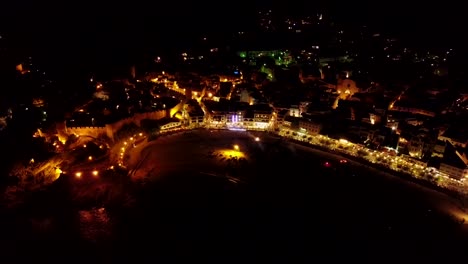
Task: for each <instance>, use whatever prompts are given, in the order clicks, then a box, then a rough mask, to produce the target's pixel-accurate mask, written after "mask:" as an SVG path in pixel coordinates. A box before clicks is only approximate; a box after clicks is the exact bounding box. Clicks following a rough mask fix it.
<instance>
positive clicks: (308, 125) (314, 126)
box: [299, 118, 322, 135]
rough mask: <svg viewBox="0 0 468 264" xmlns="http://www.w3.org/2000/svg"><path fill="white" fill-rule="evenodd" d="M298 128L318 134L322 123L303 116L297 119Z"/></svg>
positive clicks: (308, 132) (310, 133) (311, 133)
mask: <svg viewBox="0 0 468 264" xmlns="http://www.w3.org/2000/svg"><path fill="white" fill-rule="evenodd" d="M299 130H300V131H305V132H306V133H307V134H309V135H318V134H319V133H320V131H321V130H322V124H320V123H318V122H314V121H312V120H308V119H304V118H303V119H301V120H300V121H299Z"/></svg>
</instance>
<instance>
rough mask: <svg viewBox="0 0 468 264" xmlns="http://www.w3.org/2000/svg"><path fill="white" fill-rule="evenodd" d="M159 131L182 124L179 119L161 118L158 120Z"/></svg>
mask: <svg viewBox="0 0 468 264" xmlns="http://www.w3.org/2000/svg"><path fill="white" fill-rule="evenodd" d="M158 123H159V126H160V128H161V131H164V130H168V129H173V128H177V127H180V126H181V125H182V124H181V122H180V120H179V119H176V118H163V119H160V120H158Z"/></svg>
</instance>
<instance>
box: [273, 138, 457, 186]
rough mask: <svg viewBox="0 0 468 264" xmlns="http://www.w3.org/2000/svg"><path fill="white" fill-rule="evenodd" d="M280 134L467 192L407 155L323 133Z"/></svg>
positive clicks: (454, 181)
mask: <svg viewBox="0 0 468 264" xmlns="http://www.w3.org/2000/svg"><path fill="white" fill-rule="evenodd" d="M279 134H280V135H281V136H285V137H290V138H293V139H295V140H299V141H305V142H307V143H309V144H312V145H318V146H322V147H326V148H329V149H331V150H337V151H339V152H341V153H344V154H348V155H352V156H355V157H360V158H364V159H366V160H367V161H369V162H372V163H379V164H381V165H383V166H385V167H387V168H389V169H392V170H394V171H397V172H404V173H407V174H410V175H411V176H412V177H415V178H420V177H426V178H428V177H429V176H430V177H433V178H434V177H435V178H438V179H443V180H442V181H440V180H439V181H437V182H436V184H437V185H439V186H441V187H445V188H449V189H454V190H455V191H458V192H462V193H465V192H466V190H465V189H466V188H464V185H463V181H460V180H457V179H453V178H451V177H449V176H448V175H446V174H444V173H441V172H439V171H438V170H436V169H434V168H431V169H429V168H427V167H425V166H422V165H420V164H417V163H415V162H414V161H412V160H410V159H408V158H405V157H392V156H389V155H386V154H385V153H382V152H378V151H375V150H371V149H368V148H365V147H363V146H361V145H356V144H353V143H351V142H349V141H347V140H344V139H340V140H335V139H331V138H329V137H326V136H323V135H317V136H315V135H306V138H304V135H299V134H297V135H294V132H293V131H289V130H282V131H280V133H279ZM363 154H365V155H363Z"/></svg>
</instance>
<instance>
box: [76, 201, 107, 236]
mask: <svg viewBox="0 0 468 264" xmlns="http://www.w3.org/2000/svg"><path fill="white" fill-rule="evenodd" d="M78 217H79V230H80V235H81V238H82V239H84V240H86V241H89V242H99V241H101V240H106V239H108V238H109V237H110V235H111V232H112V228H111V220H110V217H109V215H108V213H107V211H106V209H105V208H103V207H101V208H93V209H91V210H81V211H79V212H78Z"/></svg>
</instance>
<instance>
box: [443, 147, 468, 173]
mask: <svg viewBox="0 0 468 264" xmlns="http://www.w3.org/2000/svg"><path fill="white" fill-rule="evenodd" d="M439 171H440V172H441V173H444V174H446V175H448V176H449V177H451V178H453V179H457V180H465V179H466V178H468V158H467V156H466V153H464V152H463V153H462V152H460V151H458V150H456V148H455V146H453V145H452V144H450V143H448V144H447V147H446V149H445V153H444V158H443V160H442V162H441V163H440V168H439Z"/></svg>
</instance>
